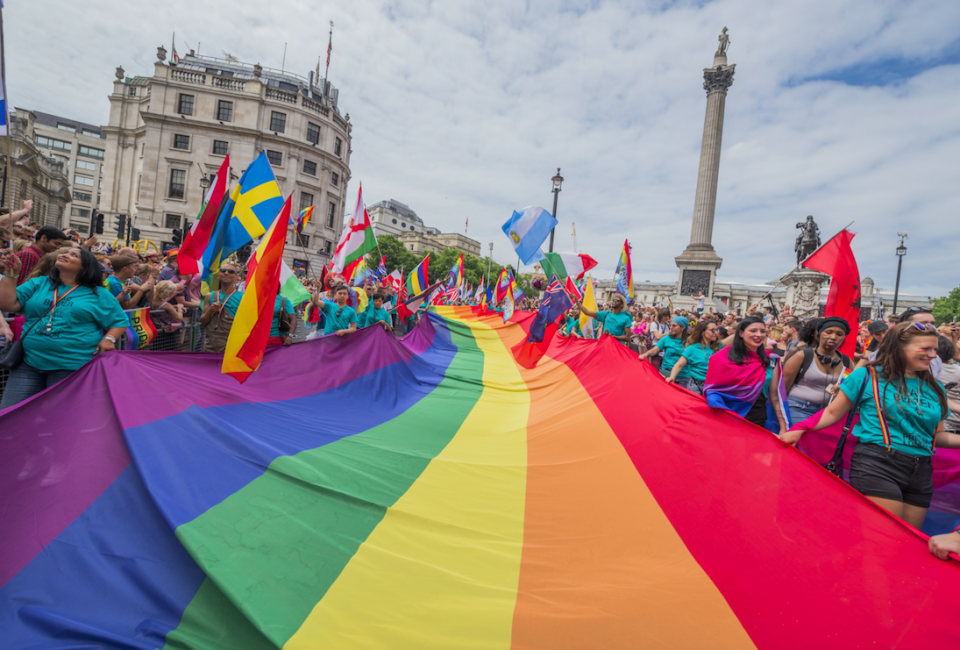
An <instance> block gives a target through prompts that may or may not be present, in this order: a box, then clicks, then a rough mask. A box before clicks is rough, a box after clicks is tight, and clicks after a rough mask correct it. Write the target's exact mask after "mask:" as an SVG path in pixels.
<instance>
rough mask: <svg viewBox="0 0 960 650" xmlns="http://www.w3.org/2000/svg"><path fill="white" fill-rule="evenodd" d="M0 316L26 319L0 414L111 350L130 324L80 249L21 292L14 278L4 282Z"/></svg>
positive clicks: (90, 257) (89, 256)
mask: <svg viewBox="0 0 960 650" xmlns="http://www.w3.org/2000/svg"><path fill="white" fill-rule="evenodd" d="M14 265H15V266H19V260H17V262H14ZM13 270H15V271H16V270H19V269H17V268H14V269H13ZM0 310H2V311H22V312H24V315H25V316H26V321H25V322H24V327H23V331H24V334H23V339H22V340H23V361H22V362H21V363H20V365H18V366H17V367H16V368H14V369H13V370H12V371H11V372H10V377H9V379H8V380H7V386H6V388H5V389H4V391H3V401H0V408H6V407H8V406H13V405H14V404H17V403H19V402H22V401H23V400H25V399H27V398H28V397H31V396H32V395H35V394H37V393H39V392H40V391H42V390H44V389H46V388H49V387H50V386H53V385H54V384H55V383H57V382H58V381H60V380H61V379H64V378H65V377H67V376H68V375H69V374H70V373H72V372H73V371H74V370H76V369H77V368H79V367H80V366H82V365H83V364H85V363H86V362H87V361H89V360H90V359H91V358H92V357H93V356H94V355H96V354H100V353H101V352H107V351H109V350H113V349H114V344H115V343H116V342H117V338H119V337H120V335H122V334H123V333H124V332H125V331H126V329H127V326H128V325H129V324H130V323H129V321H128V320H127V317H126V315H125V314H124V313H123V309H121V307H120V303H118V302H117V299H116V298H114V297H113V296H112V295H111V294H110V292H109V291H108V290H107V289H105V288H104V287H103V284H102V280H101V275H100V263H99V262H98V261H97V258H95V257H94V256H93V253H91V252H89V251H87V250H84V249H82V248H71V249H69V250H68V251H66V252H64V253H62V254H61V255H59V256H58V257H57V262H56V265H55V266H54V268H53V270H52V271H51V272H50V275H48V276H44V277H39V278H33V279H32V280H27V281H26V282H24V283H23V284H21V285H20V286H19V287H18V286H16V281H15V280H14V279H13V278H8V277H6V276H0ZM104 331H106V333H104Z"/></svg>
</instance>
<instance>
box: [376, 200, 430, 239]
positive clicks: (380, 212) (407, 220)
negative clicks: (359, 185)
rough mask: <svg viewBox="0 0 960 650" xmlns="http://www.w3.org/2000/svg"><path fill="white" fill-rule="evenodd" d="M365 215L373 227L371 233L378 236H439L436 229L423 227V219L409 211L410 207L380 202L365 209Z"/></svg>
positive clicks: (402, 204)
mask: <svg viewBox="0 0 960 650" xmlns="http://www.w3.org/2000/svg"><path fill="white" fill-rule="evenodd" d="M367 215H368V216H369V217H370V223H371V224H372V225H373V232H374V234H376V235H377V236H378V237H379V236H380V235H393V236H394V237H399V236H400V235H406V234H410V233H425V234H439V233H440V231H439V230H437V229H436V228H428V227H427V226H425V225H423V219H421V218H420V217H418V216H417V213H416V212H414V211H413V210H411V209H410V206H408V205H406V204H404V203H400V201H395V200H394V199H390V200H389V201H380V202H379V203H374V204H373V205H372V206H370V207H368V208H367Z"/></svg>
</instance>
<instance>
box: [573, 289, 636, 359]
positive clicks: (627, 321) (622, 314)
mask: <svg viewBox="0 0 960 650" xmlns="http://www.w3.org/2000/svg"><path fill="white" fill-rule="evenodd" d="M611 305H612V307H611V308H610V310H609V311H607V310H604V309H601V310H599V311H594V310H592V309H590V308H589V307H585V306H584V304H583V300H581V301H580V303H579V306H580V313H582V314H586V315H587V316H588V317H590V318H596V319H597V320H598V321H600V323H601V324H602V325H603V331H604V333H606V334H609V335H610V336H612V337H613V338H615V339H616V340H618V341H620V342H621V343H623V344H624V345H626V346H627V347H631V344H630V326H631V325H633V317H631V316H630V312H629V311H627V299H626V298H625V297H624V295H623V294H622V293H615V294H613V299H612V300H611Z"/></svg>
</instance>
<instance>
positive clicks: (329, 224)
mask: <svg viewBox="0 0 960 650" xmlns="http://www.w3.org/2000/svg"><path fill="white" fill-rule="evenodd" d="M336 213H337V204H336V203H331V204H330V205H328V206H327V228H333V216H334V215H335V214H336Z"/></svg>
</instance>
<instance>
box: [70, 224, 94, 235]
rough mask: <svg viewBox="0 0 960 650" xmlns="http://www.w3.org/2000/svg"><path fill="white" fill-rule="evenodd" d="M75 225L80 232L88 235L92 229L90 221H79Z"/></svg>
mask: <svg viewBox="0 0 960 650" xmlns="http://www.w3.org/2000/svg"><path fill="white" fill-rule="evenodd" d="M70 225H71V226H73V224H70ZM73 227H74V228H76V229H77V230H78V231H80V233H81V234H83V235H86V234H87V233H88V232H89V231H90V224H89V223H78V224H77V225H75V226H73Z"/></svg>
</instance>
